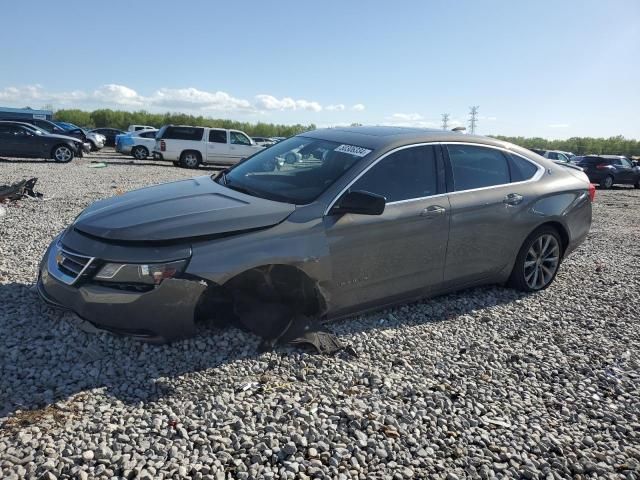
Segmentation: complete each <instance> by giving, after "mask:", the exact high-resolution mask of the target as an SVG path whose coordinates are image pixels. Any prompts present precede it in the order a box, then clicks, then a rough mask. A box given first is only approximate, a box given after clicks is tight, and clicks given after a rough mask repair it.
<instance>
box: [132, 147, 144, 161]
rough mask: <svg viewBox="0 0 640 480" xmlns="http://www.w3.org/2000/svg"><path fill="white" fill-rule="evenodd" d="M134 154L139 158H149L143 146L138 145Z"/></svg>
mask: <svg viewBox="0 0 640 480" xmlns="http://www.w3.org/2000/svg"><path fill="white" fill-rule="evenodd" d="M133 156H134V157H136V159H138V160H144V159H145V158H147V152H146V151H145V149H144V148H142V147H136V149H135V151H134V152H133Z"/></svg>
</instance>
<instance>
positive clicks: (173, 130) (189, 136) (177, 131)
mask: <svg viewBox="0 0 640 480" xmlns="http://www.w3.org/2000/svg"><path fill="white" fill-rule="evenodd" d="M203 132H204V128H197V127H167V129H166V130H165V132H164V134H163V135H162V138H167V139H173V140H202V133H203Z"/></svg>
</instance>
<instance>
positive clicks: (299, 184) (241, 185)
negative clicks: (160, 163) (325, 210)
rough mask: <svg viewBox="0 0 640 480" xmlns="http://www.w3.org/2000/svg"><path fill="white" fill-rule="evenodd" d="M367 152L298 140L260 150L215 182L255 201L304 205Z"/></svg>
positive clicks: (353, 146) (341, 145) (297, 138)
mask: <svg viewBox="0 0 640 480" xmlns="http://www.w3.org/2000/svg"><path fill="white" fill-rule="evenodd" d="M370 152H371V150H370V149H367V148H362V147H359V146H356V145H346V144H340V143H336V142H330V141H327V140H319V139H315V138H308V137H303V136H297V137H292V138H289V139H287V140H283V141H282V142H280V143H277V144H275V145H274V146H272V147H269V148H267V149H265V150H261V151H260V152H258V153H256V154H255V155H253V156H252V157H251V158H249V159H247V160H246V161H244V162H242V163H239V164H238V165H236V166H235V167H233V168H232V169H231V170H230V171H228V172H227V173H226V175H220V176H218V177H217V178H216V181H217V182H218V183H220V184H222V185H225V186H226V187H228V188H231V189H232V190H238V191H241V192H244V193H247V194H249V195H254V196H256V197H262V198H267V199H269V200H275V201H280V202H287V203H294V204H296V205H305V204H307V203H310V202H312V201H314V200H315V199H316V198H318V196H319V195H320V194H321V193H322V192H324V191H325V190H326V189H327V188H329V186H330V185H331V184H333V183H334V182H335V181H336V180H337V179H338V178H340V177H341V176H342V175H343V174H344V173H345V172H346V171H347V170H349V169H350V168H351V167H352V166H353V165H355V164H356V162H358V161H359V160H361V159H362V158H363V157H366V156H367V155H368V154H369V153H370Z"/></svg>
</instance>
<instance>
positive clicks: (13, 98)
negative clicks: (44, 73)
mask: <svg viewBox="0 0 640 480" xmlns="http://www.w3.org/2000/svg"><path fill="white" fill-rule="evenodd" d="M0 101H1V102H3V103H4V104H7V105H14V106H18V107H25V106H31V107H33V108H38V107H41V106H42V105H45V104H52V105H53V106H54V107H55V108H69V107H71V108H85V109H91V108H103V107H112V108H129V109H139V108H145V109H149V110H151V111H182V112H185V113H195V114H207V112H211V113H214V112H225V113H244V114H246V113H251V114H264V113H267V112H272V111H307V112H321V111H323V110H327V111H330V112H343V111H346V110H351V111H355V112H362V111H363V110H364V109H365V106H364V105H362V104H360V103H358V104H355V105H353V106H351V107H347V106H346V105H345V104H343V103H335V104H330V105H327V106H326V108H325V107H323V105H321V104H320V103H319V102H317V101H313V100H306V99H294V98H292V97H286V96H285V97H281V98H278V97H275V96H273V95H268V94H260V95H256V96H255V98H254V99H253V100H251V99H244V98H238V97H234V96H232V95H231V94H229V93H227V92H222V91H206V90H199V89H197V88H194V87H188V88H160V89H157V90H155V91H153V92H151V93H150V94H148V95H145V94H142V93H140V92H138V91H136V90H134V89H132V88H130V87H128V86H126V85H120V84H115V83H109V84H105V85H102V86H100V87H98V88H96V89H95V90H92V91H91V90H87V91H84V90H73V91H62V92H59V91H58V92H56V91H49V90H46V89H45V88H44V87H42V86H41V85H38V84H34V85H26V86H18V87H16V86H8V87H4V88H0Z"/></svg>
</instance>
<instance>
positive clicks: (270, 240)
mask: <svg viewBox="0 0 640 480" xmlns="http://www.w3.org/2000/svg"><path fill="white" fill-rule="evenodd" d="M291 152H295V157H296V160H295V161H294V162H287V161H283V159H286V158H288V156H287V154H288V153H291ZM593 195H594V189H593V187H592V185H590V183H589V180H588V179H587V177H586V176H585V175H584V174H583V173H582V172H579V171H577V170H573V169H569V168H566V167H564V166H562V165H556V164H555V163H553V162H552V161H551V160H548V159H545V158H543V157H541V156H539V155H537V154H535V153H533V152H531V151H530V150H526V149H523V148H520V147H517V146H515V145H512V144H509V143H506V142H502V141H499V140H495V139H492V138H485V137H480V136H471V135H463V134H460V133H456V132H445V131H435V130H433V131H430V130H423V129H406V128H395V127H356V128H333V129H325V130H316V131H313V132H307V133H304V134H301V135H298V136H295V137H292V138H289V139H287V140H284V141H282V142H280V143H277V144H276V145H274V146H272V147H270V148H268V149H266V150H263V151H260V152H258V153H256V154H255V155H253V156H252V157H250V158H248V159H246V160H244V161H242V162H240V163H239V164H237V165H235V166H233V167H231V168H229V169H227V170H225V171H223V172H220V173H219V174H216V175H214V176H212V177H209V176H201V177H196V178H193V179H189V180H181V181H177V182H173V183H167V184H163V185H158V186H153V187H148V188H143V189H140V190H136V191H132V192H129V193H126V194H124V195H121V196H116V197H112V198H108V199H105V200H101V201H99V202H96V203H95V204H93V205H91V206H90V207H89V208H87V209H86V210H85V211H84V212H82V213H81V214H80V215H79V216H78V217H77V218H76V220H75V221H74V222H73V224H72V225H70V226H69V227H68V228H67V229H66V230H64V231H63V232H62V233H61V234H60V235H59V236H58V237H56V238H55V239H54V240H53V242H52V243H51V245H50V247H49V249H48V250H47V252H46V254H45V256H44V259H43V261H42V263H41V267H40V273H39V279H38V290H39V292H40V294H41V296H42V297H43V298H44V300H45V301H47V302H49V303H51V304H54V305H57V306H60V307H64V308H67V309H71V310H73V311H74V312H76V313H77V314H78V315H79V316H81V317H83V318H85V319H87V320H88V321H90V322H91V323H93V324H95V325H96V326H98V327H101V328H103V329H107V330H110V331H113V332H118V333H122V334H126V335H133V336H136V337H139V338H142V339H146V340H149V341H158V342H163V341H171V340H175V339H178V338H183V337H187V336H190V335H193V334H194V332H195V323H196V322H197V321H200V320H213V321H216V322H220V323H221V324H225V323H228V322H230V321H233V320H234V319H235V320H237V319H240V321H241V323H243V324H245V325H250V326H251V328H252V330H253V331H255V332H256V333H258V334H260V335H261V336H263V337H264V338H276V337H277V336H278V335H279V334H278V332H279V331H281V328H282V325H281V323H282V321H283V319H284V321H285V322H288V323H289V324H291V323H296V322H297V321H298V319H307V320H305V321H308V319H310V318H311V319H320V320H326V319H335V318H338V317H343V316H346V315H350V314H353V313H354V312H362V311H365V310H368V309H377V308H381V307H385V306H389V305H392V304H396V303H399V302H407V301H412V300H415V299H419V298H423V297H428V296H433V295H438V294H442V293H445V292H450V291H453V290H458V289H462V288H468V287H473V286H478V285H483V284H495V283H500V284H508V285H510V286H512V287H514V288H517V289H520V290H523V291H528V292H533V291H538V290H542V289H544V288H546V287H548V286H549V285H550V284H551V283H552V281H553V279H554V277H555V275H556V273H557V271H558V268H559V267H560V264H561V261H562V259H563V258H564V257H566V255H568V254H569V253H571V252H572V251H573V250H574V249H575V248H576V247H577V246H578V245H580V243H581V242H582V241H583V240H584V239H585V238H586V236H587V233H588V232H589V228H590V224H591V202H592V201H593ZM300 321H301V322H303V321H302V320H300ZM303 323H304V322H303Z"/></svg>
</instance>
